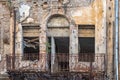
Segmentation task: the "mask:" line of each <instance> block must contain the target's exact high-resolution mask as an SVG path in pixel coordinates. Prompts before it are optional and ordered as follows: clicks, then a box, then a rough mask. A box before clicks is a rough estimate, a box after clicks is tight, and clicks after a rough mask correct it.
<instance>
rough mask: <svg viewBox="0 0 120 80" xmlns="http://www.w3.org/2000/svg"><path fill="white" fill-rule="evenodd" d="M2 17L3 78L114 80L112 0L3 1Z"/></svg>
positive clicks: (0, 56) (0, 55) (0, 6)
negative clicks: (46, 75)
mask: <svg viewBox="0 0 120 80" xmlns="http://www.w3.org/2000/svg"><path fill="white" fill-rule="evenodd" d="M0 11H1V14H0V60H1V62H0V66H1V67H0V73H1V74H5V73H6V72H7V71H10V72H11V71H13V70H14V71H19V70H21V71H23V72H24V71H26V70H27V71H39V72H51V73H59V72H69V73H75V72H77V73H89V79H88V80H93V78H94V80H96V79H97V80H103V79H105V78H109V79H112V78H113V71H114V69H113V64H114V63H113V53H114V52H113V48H114V46H113V45H114V44H113V41H114V39H113V38H114V37H113V35H114V29H113V28H114V25H113V24H114V23H113V22H114V0H113V1H111V0H8V1H7V0H2V1H0ZM98 74H99V77H98V76H97V75H98ZM105 75H107V77H105Z"/></svg>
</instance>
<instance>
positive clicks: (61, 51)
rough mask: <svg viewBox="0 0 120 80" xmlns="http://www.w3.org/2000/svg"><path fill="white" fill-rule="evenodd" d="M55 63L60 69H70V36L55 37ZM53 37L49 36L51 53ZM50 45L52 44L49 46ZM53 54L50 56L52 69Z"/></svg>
mask: <svg viewBox="0 0 120 80" xmlns="http://www.w3.org/2000/svg"><path fill="white" fill-rule="evenodd" d="M54 41H55V42H54V43H55V63H56V64H58V66H56V67H58V71H69V38H68V37H54ZM51 44H52V43H51V37H49V38H48V53H51V47H50V46H51ZM49 45H50V46H49ZM50 60H51V56H50V57H49V68H50V69H51V61H50Z"/></svg>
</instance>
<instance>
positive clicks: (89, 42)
mask: <svg viewBox="0 0 120 80" xmlns="http://www.w3.org/2000/svg"><path fill="white" fill-rule="evenodd" d="M78 41H79V61H84V62H93V61H94V59H95V38H94V37H79V38H78Z"/></svg>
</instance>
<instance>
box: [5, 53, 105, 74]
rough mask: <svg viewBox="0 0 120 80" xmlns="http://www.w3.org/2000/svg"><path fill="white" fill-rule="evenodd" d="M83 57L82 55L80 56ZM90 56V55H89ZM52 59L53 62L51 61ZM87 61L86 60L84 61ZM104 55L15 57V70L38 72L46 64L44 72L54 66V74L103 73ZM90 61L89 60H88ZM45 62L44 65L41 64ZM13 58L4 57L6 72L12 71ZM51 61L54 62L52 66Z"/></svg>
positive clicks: (61, 54) (58, 54) (59, 54)
mask: <svg viewBox="0 0 120 80" xmlns="http://www.w3.org/2000/svg"><path fill="white" fill-rule="evenodd" d="M82 55H83V54H82ZM89 55H90V54H89ZM53 58H54V60H53ZM85 58H86V59H88V60H86V59H85ZM104 58H105V55H104V54H103V55H96V54H95V55H92V57H91V56H88V57H87V56H80V55H70V54H65V53H57V54H56V55H55V56H51V54H49V55H47V56H41V55H24V56H15V60H16V61H15V70H39V71H41V70H40V69H42V68H41V65H42V64H44V65H45V66H46V64H47V65H48V67H46V70H48V71H51V67H52V66H55V68H56V70H55V71H56V72H60V71H76V72H87V71H89V70H92V71H104V70H105V69H104V68H105V59H104ZM90 59H91V60H90ZM45 60H46V62H45V63H43V62H44V61H45ZM12 61H13V56H11V55H6V66H7V70H13V69H12ZM51 61H54V64H53V65H52V63H51ZM55 68H54V69H55Z"/></svg>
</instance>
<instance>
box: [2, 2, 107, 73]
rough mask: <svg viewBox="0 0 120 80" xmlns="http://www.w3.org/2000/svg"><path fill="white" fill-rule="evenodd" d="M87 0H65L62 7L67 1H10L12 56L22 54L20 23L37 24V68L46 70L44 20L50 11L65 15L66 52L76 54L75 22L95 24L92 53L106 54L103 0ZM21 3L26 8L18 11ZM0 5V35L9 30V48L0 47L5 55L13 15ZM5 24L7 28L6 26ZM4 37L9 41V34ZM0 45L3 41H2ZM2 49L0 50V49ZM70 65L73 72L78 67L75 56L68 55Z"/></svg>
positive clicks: (104, 7)
mask: <svg viewBox="0 0 120 80" xmlns="http://www.w3.org/2000/svg"><path fill="white" fill-rule="evenodd" d="M66 1H69V0H66ZM89 1H91V0H76V1H75V0H72V1H71V2H68V3H69V4H68V8H64V7H65V6H64V7H63V5H67V3H64V4H63V5H62V4H61V3H59V5H58V3H56V2H53V3H51V2H50V1H48V2H47V4H43V3H44V2H45V1H42V0H12V5H13V6H15V7H17V8H16V11H17V12H16V15H17V17H16V20H17V25H16V28H17V30H16V55H20V56H22V54H23V46H22V40H23V39H22V36H23V34H22V33H23V31H22V26H23V25H24V24H26V23H27V24H32V25H36V24H37V25H38V26H39V27H40V30H39V31H40V33H39V42H40V60H39V61H38V63H39V69H40V70H42V71H45V70H46V69H47V67H48V66H47V56H46V55H47V54H46V53H47V51H46V44H47V36H48V34H47V21H48V19H49V18H50V16H51V15H54V14H62V15H64V16H66V17H67V18H68V20H69V22H70V26H69V27H70V28H69V32H70V34H69V35H68V34H66V35H67V36H69V37H70V55H74V54H75V55H78V25H95V53H96V55H99V53H106V22H105V20H106V3H105V1H104V0H92V1H93V2H89ZM22 5H24V6H26V7H27V10H25V11H21V10H20V9H23V8H22ZM76 5H77V6H76ZM0 6H1V10H3V13H4V14H0V17H2V18H0V19H1V20H0V24H2V25H4V26H5V27H4V28H0V29H1V30H2V29H3V30H4V33H2V32H1V34H5V36H6V35H7V36H8V35H9V33H7V32H9V30H11V35H10V36H11V37H10V40H11V42H10V44H11V47H9V45H8V44H5V45H4V47H3V46H2V47H1V48H4V49H5V52H3V53H5V54H6V53H9V52H7V51H9V49H10V52H11V53H12V52H13V51H12V46H13V44H12V43H13V42H12V40H13V38H12V37H13V34H12V33H13V24H14V20H13V16H14V15H13V16H12V17H11V18H10V14H9V10H8V9H7V8H6V7H5V6H2V5H0ZM61 6H62V7H61ZM2 7H4V8H5V9H3V8H2ZM5 10H6V11H5ZM6 15H7V16H6ZM9 19H10V20H9ZM3 21H4V22H3ZM9 22H11V23H9ZM9 24H10V29H9V27H8V26H9ZM3 30H2V31H3ZM56 35H57V34H56ZM1 39H2V38H1ZM7 40H9V36H8V37H7ZM1 44H3V42H2V41H1ZM4 49H1V52H2V51H4ZM100 55H102V54H100ZM16 62H17V61H16ZM19 63H20V65H21V64H24V63H25V62H24V61H22V62H21V59H20V60H19ZM28 64H29V61H28ZM70 66H71V67H70V69H71V71H73V70H74V71H76V69H77V67H79V66H80V63H79V62H78V58H76V59H75V58H72V57H70Z"/></svg>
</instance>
